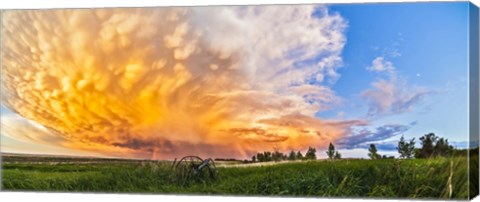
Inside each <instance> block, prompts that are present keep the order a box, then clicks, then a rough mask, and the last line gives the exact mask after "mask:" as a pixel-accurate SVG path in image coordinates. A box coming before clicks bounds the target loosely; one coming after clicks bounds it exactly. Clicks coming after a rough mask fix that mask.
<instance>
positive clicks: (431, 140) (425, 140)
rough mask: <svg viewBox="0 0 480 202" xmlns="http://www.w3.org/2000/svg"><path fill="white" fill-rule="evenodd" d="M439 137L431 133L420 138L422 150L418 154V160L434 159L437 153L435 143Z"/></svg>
mask: <svg viewBox="0 0 480 202" xmlns="http://www.w3.org/2000/svg"><path fill="white" fill-rule="evenodd" d="M437 139H438V137H437V136H435V134H434V133H429V134H426V135H424V136H423V137H420V141H421V144H422V148H420V151H419V152H418V153H417V156H415V157H416V158H430V157H433V152H434V151H435V148H434V146H435V143H436V142H437Z"/></svg>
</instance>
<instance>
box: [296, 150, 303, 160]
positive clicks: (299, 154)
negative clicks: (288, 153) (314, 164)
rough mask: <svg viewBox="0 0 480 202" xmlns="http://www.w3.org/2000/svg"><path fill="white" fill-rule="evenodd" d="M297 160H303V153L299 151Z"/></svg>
mask: <svg viewBox="0 0 480 202" xmlns="http://www.w3.org/2000/svg"><path fill="white" fill-rule="evenodd" d="M295 158H296V159H298V160H303V155H302V152H301V151H298V152H297V156H296V157H295Z"/></svg>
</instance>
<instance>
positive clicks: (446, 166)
mask: <svg viewBox="0 0 480 202" xmlns="http://www.w3.org/2000/svg"><path fill="white" fill-rule="evenodd" d="M466 162H467V159H466V158H463V157H456V158H435V159H412V160H395V159H380V160H361V159H353V160H352V159H351V160H337V161H327V160H322V161H298V162H288V163H278V164H273V165H256V164H249V166H235V165H223V166H222V165H219V166H217V167H218V168H217V170H218V178H217V179H216V180H215V181H212V180H201V179H200V180H192V181H190V182H189V183H178V182H176V181H175V180H173V179H174V178H173V177H172V170H171V162H167V161H141V160H115V159H111V160H106V159H80V158H79V159H76V158H68V159H62V158H53V157H14V156H3V162H2V168H3V169H2V178H3V179H2V189H4V190H13V191H54V192H109V193H118V192H123V193H166V194H194V195H210V194H216V195H257V196H258V195H262V196H296V197H301V196H302V197H303V196H307V197H366V196H368V197H382V198H385V197H386V198H405V197H406V198H463V199H466V198H467V197H468V172H467V171H468V170H467V168H468V167H467V163H466Z"/></svg>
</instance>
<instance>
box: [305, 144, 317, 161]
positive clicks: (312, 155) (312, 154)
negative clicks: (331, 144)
mask: <svg viewBox="0 0 480 202" xmlns="http://www.w3.org/2000/svg"><path fill="white" fill-rule="evenodd" d="M316 152H317V150H316V149H315V148H313V147H308V150H307V153H306V154H305V159H309V160H315V159H317V155H316V154H315V153H316Z"/></svg>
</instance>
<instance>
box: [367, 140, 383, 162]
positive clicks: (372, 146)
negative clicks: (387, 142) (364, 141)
mask: <svg viewBox="0 0 480 202" xmlns="http://www.w3.org/2000/svg"><path fill="white" fill-rule="evenodd" d="M368 152H369V153H368V156H369V157H370V158H371V159H379V158H380V157H381V156H380V155H379V154H378V153H377V147H376V146H375V144H370V147H369V148H368Z"/></svg>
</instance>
